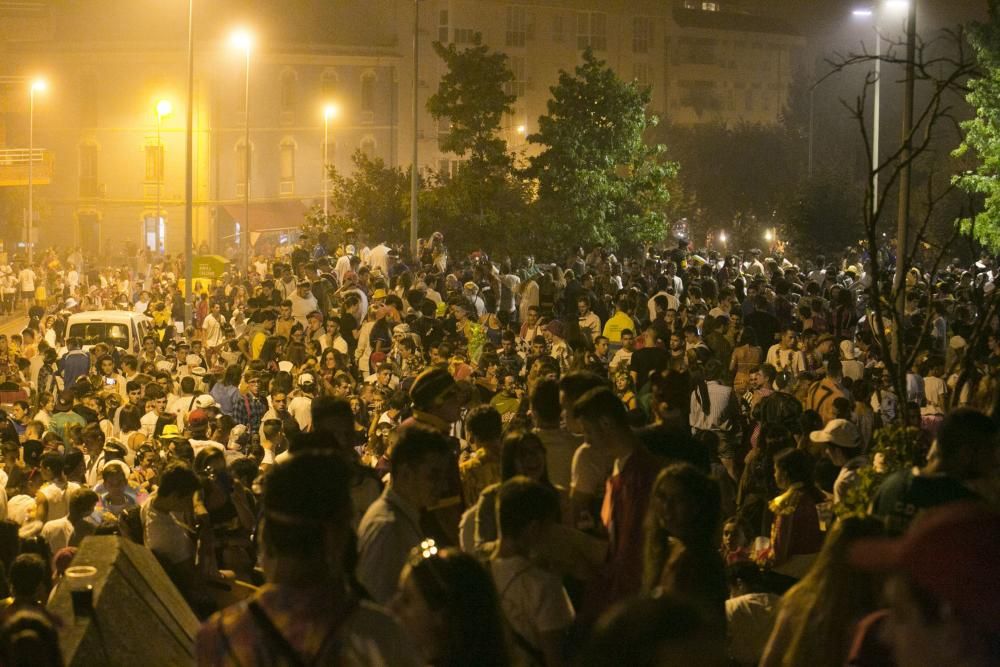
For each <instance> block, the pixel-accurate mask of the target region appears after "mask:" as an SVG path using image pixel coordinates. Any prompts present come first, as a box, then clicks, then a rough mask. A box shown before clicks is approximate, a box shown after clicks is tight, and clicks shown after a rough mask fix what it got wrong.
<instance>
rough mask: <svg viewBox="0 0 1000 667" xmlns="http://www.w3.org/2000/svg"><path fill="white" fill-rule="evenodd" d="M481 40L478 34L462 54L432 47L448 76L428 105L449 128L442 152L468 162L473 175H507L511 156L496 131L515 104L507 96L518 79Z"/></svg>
mask: <svg viewBox="0 0 1000 667" xmlns="http://www.w3.org/2000/svg"><path fill="white" fill-rule="evenodd" d="M480 40H481V37H480V35H479V34H476V36H475V39H474V45H473V46H471V47H469V48H467V49H462V50H459V49H457V48H456V47H455V45H454V44H448V45H444V44H441V43H440V42H434V51H435V52H436V53H437V54H438V56H439V57H440V58H441V59H442V60H443V61H444V63H445V65H447V66H448V72H447V73H446V74H445V75H444V76H442V77H441V82H440V84H439V85H438V90H437V92H436V93H434V94H433V95H431V97H430V99H428V100H427V110H428V111H429V112H430V114H431V116H432V117H433V118H434V119H435V120H441V119H445V118H446V119H448V121H449V122H450V128H449V131H448V133H447V134H445V135H443V136H442V137H441V139H440V141H439V145H440V147H441V150H443V151H448V152H451V153H455V154H456V155H460V156H467V158H468V163H467V165H466V167H467V168H471V169H473V170H477V171H494V170H502V171H509V170H510V168H511V165H512V160H511V156H510V154H509V153H508V152H507V144H506V142H505V141H504V140H503V139H502V138H501V137H500V136H498V131H499V130H500V122H501V120H502V119H503V116H504V114H509V113H512V112H513V109H514V107H513V104H514V101H515V100H516V99H517V98H516V97H515V96H514V95H509V94H507V92H505V90H506V86H507V84H509V83H510V82H512V81H513V80H514V73H513V72H511V70H510V67H508V66H507V56H506V55H505V54H503V53H496V52H491V51H490V50H489V48H488V47H486V46H484V45H482V44H481V43H480Z"/></svg>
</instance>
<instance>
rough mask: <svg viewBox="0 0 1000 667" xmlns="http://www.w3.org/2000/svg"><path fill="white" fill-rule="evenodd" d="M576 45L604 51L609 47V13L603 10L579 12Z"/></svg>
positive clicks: (581, 47)
mask: <svg viewBox="0 0 1000 667" xmlns="http://www.w3.org/2000/svg"><path fill="white" fill-rule="evenodd" d="M576 47H577V48H578V49H586V48H587V47H590V48H592V49H593V50H595V51H604V50H605V49H607V48H608V15H607V14H603V13H601V12H577V14H576Z"/></svg>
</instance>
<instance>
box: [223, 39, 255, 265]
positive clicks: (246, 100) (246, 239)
mask: <svg viewBox="0 0 1000 667" xmlns="http://www.w3.org/2000/svg"><path fill="white" fill-rule="evenodd" d="M229 41H230V43H231V44H232V45H233V47H235V48H237V49H240V50H242V51H243V52H244V54H245V56H246V87H245V91H244V97H243V109H244V114H243V120H244V123H243V134H244V136H243V151H244V152H243V155H244V158H245V159H244V161H243V167H244V171H245V173H244V175H243V176H244V181H243V227H242V228H241V232H242V234H241V236H242V238H241V242H242V245H243V262H244V266H245V267H246V272H247V274H248V275H249V273H250V50H251V48H253V35H251V34H250V32H249V31H248V30H246V29H244V28H240V29H237V30H234V31H233V33H232V35H231V36H230V38H229Z"/></svg>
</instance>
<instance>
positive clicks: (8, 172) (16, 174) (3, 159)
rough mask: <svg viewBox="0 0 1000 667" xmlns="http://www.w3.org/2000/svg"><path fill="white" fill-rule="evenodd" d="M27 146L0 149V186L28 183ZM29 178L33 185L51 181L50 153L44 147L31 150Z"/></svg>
mask: <svg viewBox="0 0 1000 667" xmlns="http://www.w3.org/2000/svg"><path fill="white" fill-rule="evenodd" d="M28 155H29V151H28V149H27V148H2V149H0V187H5V186H18V185H27V184H28V159H29V158H28ZM31 166H32V174H31V179H32V182H33V183H34V184H35V185H47V184H48V183H50V182H51V181H52V153H51V152H49V151H47V150H45V149H44V148H36V149H34V151H32V152H31Z"/></svg>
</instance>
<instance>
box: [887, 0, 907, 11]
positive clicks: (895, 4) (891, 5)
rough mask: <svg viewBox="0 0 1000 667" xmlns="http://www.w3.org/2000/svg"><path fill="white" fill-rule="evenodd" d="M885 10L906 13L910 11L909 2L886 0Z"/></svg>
mask: <svg viewBox="0 0 1000 667" xmlns="http://www.w3.org/2000/svg"><path fill="white" fill-rule="evenodd" d="M885 8H886V9H890V10H892V11H894V12H905V11H908V10H909V9H910V2H909V0H885Z"/></svg>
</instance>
